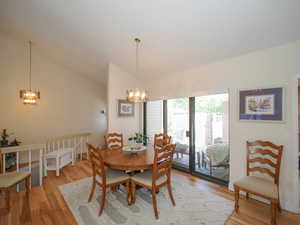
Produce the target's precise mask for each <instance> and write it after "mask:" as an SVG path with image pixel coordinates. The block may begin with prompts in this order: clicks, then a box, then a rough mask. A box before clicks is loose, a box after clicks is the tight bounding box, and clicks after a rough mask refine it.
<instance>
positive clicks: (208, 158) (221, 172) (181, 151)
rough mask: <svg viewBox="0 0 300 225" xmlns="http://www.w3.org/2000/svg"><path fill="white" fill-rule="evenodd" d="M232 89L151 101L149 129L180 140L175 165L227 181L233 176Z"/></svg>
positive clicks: (147, 130)
mask: <svg viewBox="0 0 300 225" xmlns="http://www.w3.org/2000/svg"><path fill="white" fill-rule="evenodd" d="M228 98H229V96H228V93H222V94H210V95H203V96H196V97H186V98H177V99H168V100H163V101H162V100H161V101H152V102H148V103H147V104H146V105H145V106H146V110H145V112H146V114H145V117H146V119H145V120H144V121H145V125H146V129H145V133H146V134H147V135H148V137H151V138H152V137H153V136H154V134H155V133H161V132H165V133H167V134H168V135H170V136H172V142H173V143H174V144H176V149H175V154H174V159H173V166H174V167H175V168H177V169H181V170H184V171H186V172H189V173H191V174H194V175H198V176H200V177H203V178H206V179H209V180H213V181H216V182H218V183H223V184H227V183H228V180H229V128H228V126H229V102H228Z"/></svg>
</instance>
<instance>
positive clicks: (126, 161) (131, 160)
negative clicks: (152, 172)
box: [101, 144, 154, 171]
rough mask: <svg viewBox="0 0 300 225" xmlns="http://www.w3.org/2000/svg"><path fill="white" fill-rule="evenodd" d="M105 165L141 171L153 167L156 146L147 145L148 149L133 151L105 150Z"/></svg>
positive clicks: (116, 168) (102, 153) (103, 154)
mask: <svg viewBox="0 0 300 225" xmlns="http://www.w3.org/2000/svg"><path fill="white" fill-rule="evenodd" d="M101 155H102V158H103V162H104V164H105V166H107V167H109V168H111V169H115V170H126V171H139V170H148V169H151V168H152V165H153V161H154V147H153V145H150V144H149V145H147V146H146V149H145V150H143V151H141V152H137V153H132V152H129V151H123V150H122V149H119V150H109V149H107V150H104V151H102V152H101Z"/></svg>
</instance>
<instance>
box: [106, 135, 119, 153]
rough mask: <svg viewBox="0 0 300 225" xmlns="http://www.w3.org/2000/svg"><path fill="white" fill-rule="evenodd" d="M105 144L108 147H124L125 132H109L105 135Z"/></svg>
mask: <svg viewBox="0 0 300 225" xmlns="http://www.w3.org/2000/svg"><path fill="white" fill-rule="evenodd" d="M104 141H105V146H106V148H107V149H113V150H116V149H121V148H123V134H118V133H108V134H106V135H104Z"/></svg>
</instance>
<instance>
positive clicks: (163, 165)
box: [152, 144, 176, 185]
mask: <svg viewBox="0 0 300 225" xmlns="http://www.w3.org/2000/svg"><path fill="white" fill-rule="evenodd" d="M175 147H176V145H174V144H167V145H165V146H163V147H156V148H155V154H154V163H153V173H152V174H153V175H152V184H153V185H155V184H156V181H157V179H159V178H160V177H162V176H167V178H168V179H170V176H171V169H172V161H173V154H174V151H175Z"/></svg>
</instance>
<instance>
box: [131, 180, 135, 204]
mask: <svg viewBox="0 0 300 225" xmlns="http://www.w3.org/2000/svg"><path fill="white" fill-rule="evenodd" d="M135 192H136V184H135V183H134V182H131V204H134V203H135Z"/></svg>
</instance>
